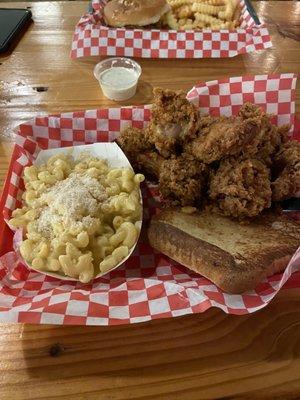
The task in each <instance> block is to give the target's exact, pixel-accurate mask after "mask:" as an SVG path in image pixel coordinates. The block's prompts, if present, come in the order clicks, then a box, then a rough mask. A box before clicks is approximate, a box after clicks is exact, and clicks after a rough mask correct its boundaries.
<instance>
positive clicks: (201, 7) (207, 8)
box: [192, 3, 225, 15]
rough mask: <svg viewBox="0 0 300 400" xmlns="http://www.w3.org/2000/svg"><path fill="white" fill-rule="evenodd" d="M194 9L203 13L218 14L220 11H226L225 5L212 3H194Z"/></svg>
mask: <svg viewBox="0 0 300 400" xmlns="http://www.w3.org/2000/svg"><path fill="white" fill-rule="evenodd" d="M192 11H193V12H195V13H196V12H198V13H201V14H208V15H218V14H219V12H221V11H225V6H213V5H211V4H201V3H194V4H193V5H192Z"/></svg>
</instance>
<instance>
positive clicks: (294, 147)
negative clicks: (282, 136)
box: [271, 140, 300, 201]
mask: <svg viewBox="0 0 300 400" xmlns="http://www.w3.org/2000/svg"><path fill="white" fill-rule="evenodd" d="M274 174H275V177H276V179H275V180H274V181H273V182H272V185H271V187H272V199H273V200H274V201H282V200H285V199H288V198H290V197H293V196H295V195H296V193H297V192H298V191H299V190H300V142H297V141H295V140H291V141H289V142H287V143H285V144H283V145H282V147H281V149H280V151H279V152H278V153H277V154H276V156H275V158H274Z"/></svg>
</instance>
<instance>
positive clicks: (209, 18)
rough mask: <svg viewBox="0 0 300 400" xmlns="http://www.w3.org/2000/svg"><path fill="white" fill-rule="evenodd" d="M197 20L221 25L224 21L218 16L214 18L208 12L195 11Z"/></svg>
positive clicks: (207, 23)
mask: <svg viewBox="0 0 300 400" xmlns="http://www.w3.org/2000/svg"><path fill="white" fill-rule="evenodd" d="M195 20H196V21H200V22H204V24H206V25H219V24H220V23H222V21H220V20H219V19H218V18H214V17H212V16H211V15H207V14H200V13H195Z"/></svg>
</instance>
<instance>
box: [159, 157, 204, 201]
mask: <svg viewBox="0 0 300 400" xmlns="http://www.w3.org/2000/svg"><path fill="white" fill-rule="evenodd" d="M206 176H207V167H206V166H205V165H204V164H202V163H201V162H199V161H197V160H195V159H194V158H193V157H192V156H190V155H188V154H182V155H181V156H178V157H173V158H170V159H168V160H165V161H164V162H163V163H162V165H161V167H160V174H159V188H160V192H161V194H162V195H163V196H164V198H165V199H167V200H168V201H170V202H171V203H172V204H173V205H181V206H192V205H195V204H196V203H197V202H198V201H199V200H200V199H201V196H202V195H203V189H204V186H205V185H204V182H205V180H206Z"/></svg>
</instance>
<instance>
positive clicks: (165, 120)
mask: <svg viewBox="0 0 300 400" xmlns="http://www.w3.org/2000/svg"><path fill="white" fill-rule="evenodd" d="M148 129H149V131H148V132H149V140H150V141H151V143H153V144H154V145H155V147H156V149H157V151H158V152H159V153H160V154H161V155H162V156H163V157H166V158H167V157H170V156H171V155H172V154H175V152H176V150H177V147H180V146H181V145H182V144H184V143H185V142H186V141H189V140H191V139H192V138H194V137H196V132H197V130H198V110H197V109H196V107H195V106H194V105H193V104H191V103H190V102H189V101H188V100H187V99H186V98H185V94H184V93H183V92H174V91H172V90H163V89H154V104H153V107H152V110H151V121H150V124H149V127H148Z"/></svg>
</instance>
